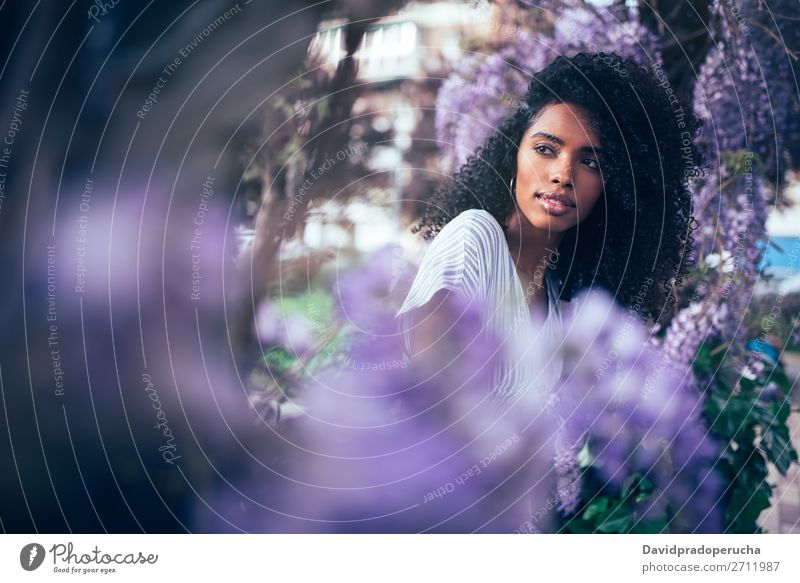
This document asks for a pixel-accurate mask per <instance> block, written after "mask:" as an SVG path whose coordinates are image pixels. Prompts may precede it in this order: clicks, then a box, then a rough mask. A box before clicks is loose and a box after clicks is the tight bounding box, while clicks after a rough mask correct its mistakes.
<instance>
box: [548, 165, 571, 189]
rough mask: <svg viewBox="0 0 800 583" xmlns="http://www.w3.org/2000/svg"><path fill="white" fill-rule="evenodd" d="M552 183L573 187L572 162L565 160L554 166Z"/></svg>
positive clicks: (551, 177)
mask: <svg viewBox="0 0 800 583" xmlns="http://www.w3.org/2000/svg"><path fill="white" fill-rule="evenodd" d="M550 182H552V183H553V184H560V185H561V186H562V187H564V188H567V187H570V188H571V187H572V160H570V159H568V158H565V159H564V160H563V161H561V162H556V163H555V164H553V169H552V175H551V176H550Z"/></svg>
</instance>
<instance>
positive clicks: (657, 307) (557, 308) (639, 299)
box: [398, 53, 699, 401]
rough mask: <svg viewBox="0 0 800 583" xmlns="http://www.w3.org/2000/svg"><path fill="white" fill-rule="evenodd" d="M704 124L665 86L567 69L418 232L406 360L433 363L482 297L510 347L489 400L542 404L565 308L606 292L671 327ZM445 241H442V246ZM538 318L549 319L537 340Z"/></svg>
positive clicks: (616, 67) (572, 65)
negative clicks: (543, 354) (463, 308)
mask: <svg viewBox="0 0 800 583" xmlns="http://www.w3.org/2000/svg"><path fill="white" fill-rule="evenodd" d="M698 129H699V122H698V120H697V118H695V117H694V116H693V115H691V114H690V113H688V112H686V111H684V110H683V109H682V108H681V107H680V105H679V103H678V102H677V101H676V98H675V95H674V94H673V93H672V91H671V89H669V87H668V85H667V84H660V83H659V82H658V80H657V79H656V78H655V77H654V76H653V75H652V74H651V73H650V72H649V71H647V70H646V69H644V68H642V67H640V66H638V65H637V64H636V63H634V62H632V61H630V60H627V59H623V58H621V57H619V56H618V55H615V54H608V53H593V54H586V53H581V54H578V55H576V56H575V57H572V58H567V57H558V58H556V59H555V60H554V61H553V62H552V63H551V64H550V65H549V66H547V67H546V68H545V69H543V70H542V71H540V72H539V73H537V74H536V75H534V77H533V79H532V81H531V83H530V85H529V87H528V91H527V94H526V96H525V98H524V99H523V100H522V101H521V102H520V105H519V107H518V108H517V110H516V111H515V112H514V113H513V115H511V116H510V117H509V118H507V119H506V120H505V121H503V122H502V123H501V124H500V126H499V127H498V128H497V129H496V131H495V132H494V133H493V134H492V135H491V136H490V137H489V138H488V139H487V141H486V142H485V143H484V144H483V146H482V147H481V148H480V149H479V150H478V151H477V153H476V154H475V155H474V156H472V157H471V158H470V159H469V160H468V161H467V162H466V163H465V165H464V166H463V167H461V168H460V169H459V170H458V171H457V172H456V173H455V175H454V177H453V179H452V180H451V181H450V182H449V183H448V184H447V185H445V186H444V187H443V188H442V189H441V190H440V191H439V192H438V193H437V196H436V197H435V198H434V201H433V202H432V203H431V204H430V205H429V206H428V208H427V211H426V212H425V214H424V216H423V217H422V219H421V221H420V222H419V223H418V224H417V225H416V226H415V227H414V229H413V232H419V231H423V235H424V237H425V239H426V240H431V239H433V241H432V243H431V244H430V246H429V247H428V249H427V250H426V253H425V255H424V256H423V260H422V262H421V264H420V268H419V271H418V273H417V275H416V278H415V280H414V282H413V284H412V286H411V289H410V290H409V293H408V296H407V297H406V300H405V302H404V303H403V305H402V307H401V308H400V310H399V312H398V316H402V318H403V329H404V331H405V333H406V350H407V351H408V353H409V355H410V356H411V357H412V358H414V357H416V356H418V355H420V354H429V355H432V354H435V351H436V343H437V341H439V340H440V339H441V337H442V335H443V334H444V333H445V331H446V329H447V327H446V326H445V327H444V329H441V321H440V320H439V319H437V318H436V313H437V307H438V306H439V305H440V304H441V303H442V301H443V299H444V297H445V296H446V295H447V294H448V293H452V292H461V293H465V294H467V295H470V296H477V297H479V298H480V299H481V300H482V301H483V302H484V303H485V304H486V305H487V306H488V307H489V324H490V325H491V326H492V327H493V329H494V330H495V331H496V332H497V333H498V334H499V335H500V337H501V338H505V339H508V341H509V342H508V343H507V346H508V347H509V348H510V351H509V355H508V358H507V362H506V363H505V365H504V366H501V367H500V370H498V371H497V375H496V377H495V380H496V382H495V384H494V386H493V387H490V389H489V390H490V392H491V393H492V394H493V396H495V397H497V398H499V399H502V400H506V401H507V400H508V398H509V397H514V396H519V395H521V394H523V393H525V392H527V391H530V390H536V391H538V392H540V393H541V394H546V393H547V392H548V391H549V389H551V388H552V386H553V383H554V382H555V380H557V378H558V376H559V374H560V368H561V367H560V363H559V362H558V360H557V359H555V358H549V359H546V360H545V361H546V362H547V365H546V366H545V367H543V368H542V367H539V368H538V369H537V370H531V368H530V367H526V366H525V362H527V361H533V360H534V359H533V358H531V357H532V354H533V353H534V352H535V351H536V350H537V349H538V347H539V346H542V345H546V343H543V342H541V341H540V340H539V339H540V338H541V337H540V336H539V335H540V334H544V335H555V334H557V333H558V330H559V327H560V325H561V324H560V318H561V304H562V303H563V302H566V301H569V300H570V299H571V298H572V297H573V296H574V295H575V294H576V292H577V291H578V290H580V289H582V288H585V287H591V286H598V287H602V288H605V289H606V290H608V291H609V292H610V293H611V294H612V295H613V296H614V297H615V298H616V300H617V301H618V302H620V303H621V304H623V305H624V306H626V307H628V308H629V309H631V310H632V311H633V312H634V313H635V314H636V315H637V316H639V317H640V318H642V319H650V320H653V321H657V320H663V319H664V318H665V317H668V316H667V314H668V313H669V312H670V311H671V310H670V308H671V305H672V304H673V303H674V302H675V296H674V292H673V289H674V287H675V286H676V285H679V284H680V282H681V279H682V278H683V276H684V275H685V273H686V271H687V268H688V265H687V261H686V257H687V256H688V250H689V249H690V248H691V242H692V237H691V233H692V224H691V223H692V199H691V195H690V193H689V190H688V187H687V178H688V177H690V176H694V175H696V174H697V172H698V164H699V157H698V152H697V151H696V149H695V147H694V138H695V135H696V133H697V131H698ZM434 237H435V238H434ZM529 312H530V313H533V314H538V315H540V316H542V318H543V322H544V323H543V324H542V325H539V326H538V327H537V328H534V327H532V326H533V325H532V324H531V322H532V321H533V320H532V319H531V318H530V317H529Z"/></svg>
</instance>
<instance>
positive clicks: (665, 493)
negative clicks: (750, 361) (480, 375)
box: [559, 291, 723, 532]
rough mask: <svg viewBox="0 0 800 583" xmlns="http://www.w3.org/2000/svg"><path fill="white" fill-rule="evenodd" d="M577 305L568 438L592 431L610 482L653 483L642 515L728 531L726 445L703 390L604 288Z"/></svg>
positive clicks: (566, 399) (571, 322) (677, 527)
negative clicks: (714, 428) (722, 469)
mask: <svg viewBox="0 0 800 583" xmlns="http://www.w3.org/2000/svg"><path fill="white" fill-rule="evenodd" d="M572 304H573V305H572V306H571V309H570V311H569V314H568V317H567V321H566V322H565V327H564V329H565V334H564V337H563V338H562V339H561V343H560V347H559V350H560V351H561V353H562V354H563V357H564V374H563V379H562V386H561V388H560V390H559V401H560V407H561V414H562V416H563V419H564V423H565V426H566V427H567V435H570V436H571V439H570V441H572V442H578V441H579V440H580V439H585V440H586V443H587V446H588V452H589V456H590V457H591V458H592V463H591V465H592V466H593V467H594V468H596V469H597V471H598V473H599V475H600V476H601V477H602V479H604V480H606V481H607V483H608V484H609V485H612V486H614V487H616V488H619V489H621V488H622V487H623V483H624V482H625V480H627V479H628V478H629V477H631V476H634V475H638V476H641V477H642V478H646V479H647V480H648V481H649V482H650V483H652V484H653V485H654V492H653V495H652V497H650V498H646V499H644V500H642V501H641V502H639V501H637V504H638V505H639V506H640V508H639V511H640V516H641V517H642V519H650V520H657V519H658V520H664V519H665V518H666V519H668V520H669V521H671V522H670V525H669V528H670V530H671V531H673V532H690V531H709V532H720V531H721V529H722V527H723V524H722V522H721V521H722V515H721V513H720V512H719V501H720V500H721V494H722V488H721V484H722V482H721V479H720V477H719V476H718V475H717V473H716V472H715V471H714V470H713V467H714V463H715V461H716V459H717V458H718V456H719V453H720V450H719V447H718V445H717V444H716V443H715V442H714V441H713V440H712V439H711V438H710V436H709V434H708V431H707V429H706V427H705V424H704V422H703V420H702V419H701V412H702V401H703V400H702V396H701V393H700V392H699V391H697V390H695V388H694V387H692V386H691V382H687V381H689V380H690V377H688V376H687V375H686V374H684V372H685V371H681V370H679V369H676V368H674V367H672V366H671V365H670V363H669V361H668V360H667V359H665V358H664V355H663V354H662V353H661V352H660V351H658V350H656V349H654V348H653V347H652V346H650V345H649V343H648V335H647V332H646V330H645V328H644V327H643V326H642V325H641V324H640V323H639V322H638V321H637V320H636V318H634V317H632V316H631V315H630V314H628V315H626V314H625V313H624V312H623V311H622V309H621V308H619V307H618V306H616V305H615V303H614V302H613V300H612V299H611V298H610V297H609V296H608V295H607V294H606V293H605V292H598V291H591V292H588V293H587V292H584V293H583V294H582V295H581V296H579V297H577V298H576V299H575V300H574V301H573V302H572Z"/></svg>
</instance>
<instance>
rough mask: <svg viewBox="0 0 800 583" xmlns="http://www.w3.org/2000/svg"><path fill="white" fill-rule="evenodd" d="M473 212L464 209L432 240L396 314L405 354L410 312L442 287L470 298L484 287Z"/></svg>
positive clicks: (407, 345)
mask: <svg viewBox="0 0 800 583" xmlns="http://www.w3.org/2000/svg"><path fill="white" fill-rule="evenodd" d="M473 221H474V217H473V211H464V212H462V213H461V214H459V215H458V216H457V217H456V218H454V219H453V220H451V221H450V222H449V223H447V225H445V226H444V228H443V229H442V230H441V231H440V232H439V234H438V235H437V236H436V237H435V238H434V240H433V241H432V242H431V243H430V245H429V246H428V248H427V249H426V250H425V254H424V255H423V257H422V261H421V262H420V265H419V269H418V271H417V275H416V277H415V278H414V282H413V283H412V284H411V288H410V289H409V291H408V295H407V296H406V299H405V301H404V302H403V305H402V306H401V307H400V309H399V310H398V312H397V314H396V315H395V319H397V318H400V319H401V326H402V330H403V334H404V337H405V338H404V340H405V349H406V355H407V356H408V355H410V338H409V333H408V331H409V327H410V325H411V319H410V312H411V311H412V310H414V309H415V308H419V307H421V306H424V305H425V304H426V303H428V302H429V301H430V300H431V298H432V297H433V295H434V294H435V293H436V292H437V291H439V290H440V289H448V290H451V291H456V292H460V293H462V294H464V295H465V296H467V297H474V296H475V295H479V294H480V293H481V290H482V286H481V276H480V270H481V266H480V264H479V262H478V261H477V258H476V257H475V254H474V252H473V245H472V244H471V241H472V238H473V237H472V233H471V232H470V230H471V229H472V228H473V227H472V223H473Z"/></svg>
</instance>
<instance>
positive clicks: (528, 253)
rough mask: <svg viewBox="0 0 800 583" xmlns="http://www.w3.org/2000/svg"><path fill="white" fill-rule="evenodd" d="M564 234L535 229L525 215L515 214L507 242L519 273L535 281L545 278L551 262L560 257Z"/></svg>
mask: <svg viewBox="0 0 800 583" xmlns="http://www.w3.org/2000/svg"><path fill="white" fill-rule="evenodd" d="M563 236H564V233H562V232H553V231H545V230H542V229H537V228H536V227H534V226H533V225H532V224H531V223H530V221H529V220H528V219H527V217H525V216H524V215H521V214H520V213H518V212H514V213H513V215H512V216H511V218H510V219H509V220H508V231H507V232H506V241H507V242H508V248H509V250H510V251H511V257H512V258H513V259H514V264H515V265H516V266H517V271H519V272H521V273H523V274H525V275H527V276H528V277H531V278H532V279H535V278H536V276H537V274H539V275H540V276H543V275H544V273H545V269H547V268H548V267H549V266H550V264H551V262H552V261H554V260H555V259H556V258H557V257H558V246H559V244H560V243H561V239H562V237H563Z"/></svg>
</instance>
